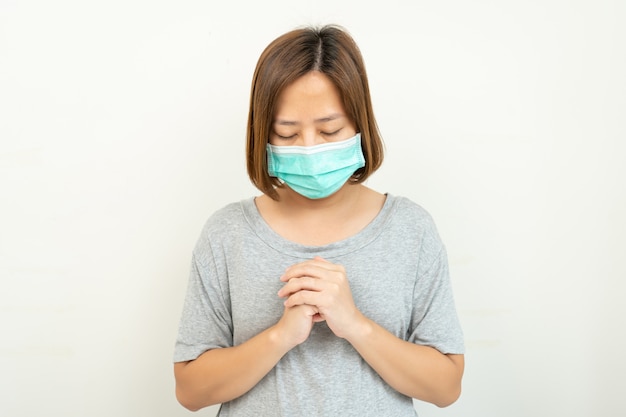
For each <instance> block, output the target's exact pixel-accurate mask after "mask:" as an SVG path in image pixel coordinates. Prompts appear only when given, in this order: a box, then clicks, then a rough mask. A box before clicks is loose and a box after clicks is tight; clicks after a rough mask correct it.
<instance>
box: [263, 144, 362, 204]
mask: <svg viewBox="0 0 626 417" xmlns="http://www.w3.org/2000/svg"><path fill="white" fill-rule="evenodd" d="M364 166H365V158H364V157H363V151H362V149H361V134H360V133H357V134H356V136H354V137H352V138H350V139H346V140H343V141H339V142H328V143H323V144H321V145H314V146H276V145H270V144H269V143H268V144H267V167H268V172H269V174H270V176H272V177H277V178H278V179H280V180H281V181H283V182H284V183H285V184H287V185H288V186H289V188H291V189H293V190H294V191H296V192H297V193H299V194H301V195H303V196H305V197H307V198H310V199H318V198H324V197H328V196H329V195H331V194H334V193H336V192H337V191H338V190H339V189H340V188H341V187H342V186H343V185H344V184H345V183H346V181H348V179H349V178H350V177H351V176H352V174H354V172H355V171H356V170H357V169H359V168H362V167H364Z"/></svg>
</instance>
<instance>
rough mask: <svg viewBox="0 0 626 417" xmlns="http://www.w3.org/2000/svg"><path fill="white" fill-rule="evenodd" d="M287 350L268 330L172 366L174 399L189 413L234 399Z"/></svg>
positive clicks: (247, 389)
mask: <svg viewBox="0 0 626 417" xmlns="http://www.w3.org/2000/svg"><path fill="white" fill-rule="evenodd" d="M288 350H289V347H287V346H285V345H284V343H281V341H280V338H279V336H278V334H277V333H276V332H275V329H274V328H273V327H272V328H269V329H267V330H265V331H263V332H261V333H259V334H258V335H257V336H255V337H253V338H251V339H249V340H248V341H246V342H244V343H242V344H240V345H238V346H233V347H228V348H220V349H212V350H209V351H207V352H204V353H203V354H202V355H200V356H199V357H198V358H197V359H195V360H193V361H190V362H181V363H176V364H175V365H174V372H175V377H176V397H177V398H178V401H179V402H180V403H181V404H182V405H183V406H184V407H186V408H188V409H190V410H194V411H195V410H199V409H201V408H204V407H207V406H209V405H213V404H219V403H223V402H226V401H230V400H232V399H235V398H237V397H239V396H241V395H242V394H244V393H246V392H247V391H249V390H250V389H251V388H252V387H254V386H255V385H256V384H257V383H258V382H259V381H260V380H261V379H262V378H263V377H264V376H265V375H266V374H267V373H268V372H269V371H270V370H271V369H272V368H273V367H274V366H275V365H276V363H277V362H278V361H279V360H280V359H281V358H282V356H283V355H284V354H285V353H286V352H287V351H288Z"/></svg>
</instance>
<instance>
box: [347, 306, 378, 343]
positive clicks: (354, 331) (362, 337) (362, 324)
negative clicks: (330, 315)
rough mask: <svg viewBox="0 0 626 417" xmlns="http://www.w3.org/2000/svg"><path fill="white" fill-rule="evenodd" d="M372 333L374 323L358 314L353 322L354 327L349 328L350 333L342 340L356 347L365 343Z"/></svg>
mask: <svg viewBox="0 0 626 417" xmlns="http://www.w3.org/2000/svg"><path fill="white" fill-rule="evenodd" d="M373 332H374V322H373V321H371V320H370V319H369V318H367V317H365V316H364V315H363V314H362V313H360V312H359V313H358V318H357V319H356V320H355V321H354V325H353V326H350V331H349V332H348V333H347V334H346V335H345V336H344V339H346V340H347V341H348V342H350V344H352V345H356V344H360V343H363V342H365V341H367V340H368V339H369V338H370V337H371V335H372V333H373Z"/></svg>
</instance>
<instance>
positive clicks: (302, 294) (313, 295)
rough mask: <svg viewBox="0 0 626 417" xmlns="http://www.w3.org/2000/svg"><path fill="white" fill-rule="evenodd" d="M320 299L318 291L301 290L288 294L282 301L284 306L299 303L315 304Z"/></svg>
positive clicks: (292, 305)
mask: <svg viewBox="0 0 626 417" xmlns="http://www.w3.org/2000/svg"><path fill="white" fill-rule="evenodd" d="M319 301H320V293H319V292H315V291H307V290H302V291H298V292H296V293H294V294H292V295H290V296H289V297H288V298H287V299H286V300H285V302H284V304H285V307H294V306H300V305H309V306H316V307H317V305H318V303H319Z"/></svg>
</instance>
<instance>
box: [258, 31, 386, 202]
mask: <svg viewBox="0 0 626 417" xmlns="http://www.w3.org/2000/svg"><path fill="white" fill-rule="evenodd" d="M311 71H319V72H321V73H323V74H325V75H326V76H327V77H328V78H330V80H331V81H332V82H333V83H334V84H335V86H336V87H337V89H338V90H339V93H340V95H341V99H342V101H343V106H344V109H345V111H346V113H347V116H348V118H349V119H350V120H351V121H352V122H353V123H354V125H355V127H356V130H357V132H360V133H361V145H362V148H363V155H364V157H365V166H364V167H363V168H360V169H359V170H357V171H356V172H355V173H354V174H353V175H352V177H351V179H350V180H351V181H353V182H355V183H360V182H363V181H365V179H367V178H368V177H369V176H370V175H371V174H372V173H374V171H376V170H377V169H378V168H379V167H380V165H381V164H382V161H383V148H384V145H383V141H382V137H381V135H380V132H379V130H378V126H377V124H376V119H375V118H374V111H373V108H372V102H371V97H370V91H369V85H368V81H367V74H366V72H365V65H364V63H363V57H362V56H361V52H360V50H359V48H358V46H357V45H356V43H355V42H354V40H353V39H352V37H351V36H350V35H349V34H348V33H347V31H346V30H345V29H343V28H341V27H339V26H336V25H327V26H323V27H321V28H314V27H307V28H303V29H296V30H293V31H290V32H287V33H285V34H284V35H282V36H280V37H278V38H277V39H275V40H274V41H273V42H272V43H270V44H269V45H268V46H267V48H265V50H264V51H263V53H262V54H261V56H260V57H259V61H258V62H257V66H256V69H255V71H254V76H253V78H252V89H251V93H250V112H249V114H248V132H247V143H246V161H247V162H246V163H247V169H248V176H249V177H250V180H251V181H252V183H253V184H254V185H255V186H256V187H257V188H258V189H259V190H261V191H262V192H263V193H265V194H267V195H268V196H269V197H271V198H273V199H274V200H277V199H278V193H277V192H276V190H275V187H279V186H280V184H281V183H280V181H279V180H278V179H277V178H274V177H270V176H269V174H268V171H267V153H266V145H267V143H268V140H269V136H270V132H271V129H272V123H273V118H274V113H275V109H276V102H277V100H278V97H279V95H280V94H281V92H282V91H283V89H284V88H285V87H287V86H288V85H289V84H291V83H292V82H294V81H295V80H296V79H298V78H300V77H302V76H303V75H305V74H307V73H309V72H311Z"/></svg>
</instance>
